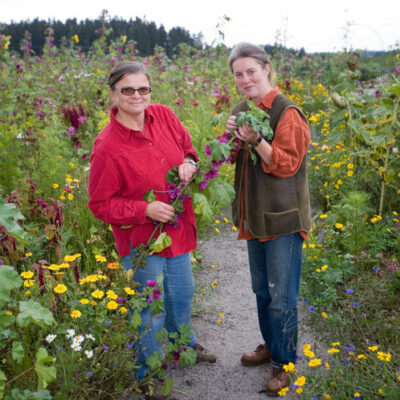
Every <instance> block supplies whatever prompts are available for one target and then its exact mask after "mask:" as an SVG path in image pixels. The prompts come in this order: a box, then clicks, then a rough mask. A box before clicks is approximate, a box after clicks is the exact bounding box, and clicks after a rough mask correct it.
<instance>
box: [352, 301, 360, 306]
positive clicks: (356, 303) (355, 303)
mask: <svg viewBox="0 0 400 400" xmlns="http://www.w3.org/2000/svg"><path fill="white" fill-rule="evenodd" d="M358 304H359V303H358V301H353V302H352V303H351V305H352V306H353V307H358Z"/></svg>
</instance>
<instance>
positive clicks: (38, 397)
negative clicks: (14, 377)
mask: <svg viewBox="0 0 400 400" xmlns="http://www.w3.org/2000/svg"><path fill="white" fill-rule="evenodd" d="M51 399H52V396H51V393H50V392H49V391H48V390H47V389H44V390H39V391H38V392H31V391H30V390H28V389H25V390H24V391H22V390H20V389H12V390H11V392H10V393H9V394H7V396H6V397H5V399H4V400H51Z"/></svg>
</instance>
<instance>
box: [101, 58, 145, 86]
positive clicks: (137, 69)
mask: <svg viewBox="0 0 400 400" xmlns="http://www.w3.org/2000/svg"><path fill="white" fill-rule="evenodd" d="M137 73H143V74H144V75H146V78H147V79H148V81H149V84H150V86H151V78H150V73H149V71H148V69H147V68H146V66H145V65H144V64H142V63H140V62H138V61H122V62H120V63H118V64H117V65H115V66H114V68H113V69H112V70H111V72H110V76H109V78H108V85H109V86H110V89H114V88H115V85H116V83H117V82H118V81H120V80H121V79H122V78H123V77H124V76H125V75H129V74H137Z"/></svg>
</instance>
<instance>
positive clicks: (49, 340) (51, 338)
mask: <svg viewBox="0 0 400 400" xmlns="http://www.w3.org/2000/svg"><path fill="white" fill-rule="evenodd" d="M56 337H57V335H47V336H46V339H45V340H46V342H47V343H51V342H52V341H54V339H55V338H56Z"/></svg>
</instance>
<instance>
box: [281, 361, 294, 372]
mask: <svg viewBox="0 0 400 400" xmlns="http://www.w3.org/2000/svg"><path fill="white" fill-rule="evenodd" d="M283 369H284V370H285V371H286V372H289V373H290V372H293V371H294V370H295V366H294V364H293V363H292V362H290V363H289V364H287V365H284V366H283Z"/></svg>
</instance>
